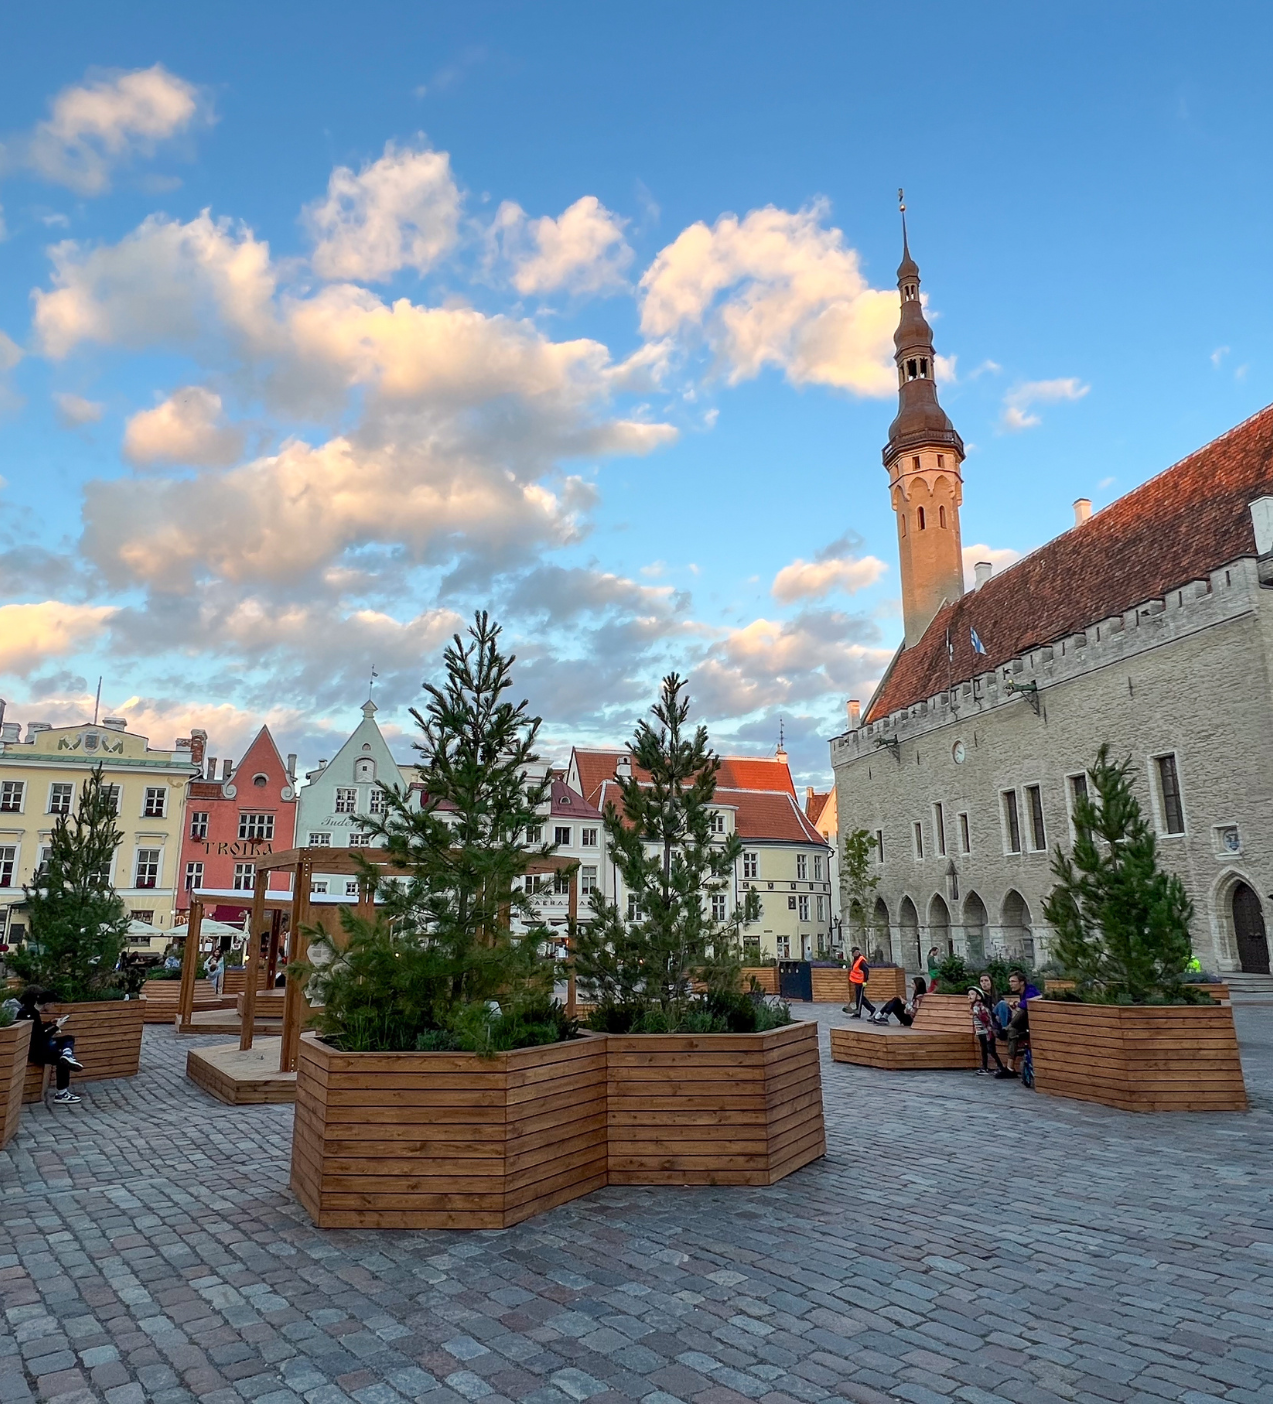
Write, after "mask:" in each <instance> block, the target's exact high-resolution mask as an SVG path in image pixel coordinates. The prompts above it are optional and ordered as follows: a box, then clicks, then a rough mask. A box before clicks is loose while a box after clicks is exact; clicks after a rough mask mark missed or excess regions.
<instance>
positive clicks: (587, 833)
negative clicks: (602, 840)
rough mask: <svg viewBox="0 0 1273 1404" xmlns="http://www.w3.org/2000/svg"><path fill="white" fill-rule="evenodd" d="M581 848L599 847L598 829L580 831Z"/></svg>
mask: <svg viewBox="0 0 1273 1404" xmlns="http://www.w3.org/2000/svg"><path fill="white" fill-rule="evenodd" d="M579 846H580V847H581V848H596V846H597V830H596V829H580V830H579Z"/></svg>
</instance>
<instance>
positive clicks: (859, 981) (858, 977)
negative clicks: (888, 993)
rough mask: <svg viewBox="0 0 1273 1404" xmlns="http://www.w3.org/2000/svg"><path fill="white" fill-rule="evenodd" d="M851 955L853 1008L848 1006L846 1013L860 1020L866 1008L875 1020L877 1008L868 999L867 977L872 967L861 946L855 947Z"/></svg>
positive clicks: (850, 977) (850, 982) (850, 976)
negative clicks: (867, 961)
mask: <svg viewBox="0 0 1273 1404" xmlns="http://www.w3.org/2000/svg"><path fill="white" fill-rule="evenodd" d="M851 954H852V956H853V959H852V960H851V961H850V963H849V993H850V995H851V996H852V1007H851V1008H850V1006H849V1005H847V1004H846V1005H845V1006H844V1009H845V1013H846V1014H848V1016H849V1018H850V1019H860V1018H861V1017H862V1010H863V1008H864V1007H865V1009H866V1011H867V1013H868V1014H870V1015H871V1016H872V1018H874V1016H875V1006H874V1005H873V1004H872V1003H871V1001H870V1000H869V999H867V997H866V977H867V976H868V975H869V974H870V973H871V967H870V966H869V965H868V964H867V963H866V957H865V956H864V955H863V954H862V949H861V947H860V946H854V947H853V950H852V952H851Z"/></svg>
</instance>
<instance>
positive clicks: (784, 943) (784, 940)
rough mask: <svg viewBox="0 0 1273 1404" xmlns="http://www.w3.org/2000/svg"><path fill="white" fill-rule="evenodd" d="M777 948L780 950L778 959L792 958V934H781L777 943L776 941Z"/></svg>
mask: <svg viewBox="0 0 1273 1404" xmlns="http://www.w3.org/2000/svg"><path fill="white" fill-rule="evenodd" d="M776 949H777V951H778V959H779V960H790V959H791V937H790V936H779V937H778V940H777V943H776Z"/></svg>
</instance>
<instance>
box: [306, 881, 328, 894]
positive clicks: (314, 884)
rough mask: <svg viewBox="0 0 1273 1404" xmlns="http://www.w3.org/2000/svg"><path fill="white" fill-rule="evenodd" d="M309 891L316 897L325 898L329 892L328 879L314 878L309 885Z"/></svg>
mask: <svg viewBox="0 0 1273 1404" xmlns="http://www.w3.org/2000/svg"><path fill="white" fill-rule="evenodd" d="M309 890H310V892H311V893H312V894H314V895H315V896H323V895H325V894H326V892H327V879H326V878H313V879H311V881H310V884H309Z"/></svg>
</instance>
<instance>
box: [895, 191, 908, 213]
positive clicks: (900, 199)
mask: <svg viewBox="0 0 1273 1404" xmlns="http://www.w3.org/2000/svg"><path fill="white" fill-rule="evenodd" d="M897 208H898V209H899V210H901V212H902V213H903V214H905V213H906V192H905V191H904V190H903V189H902V187H901V186H900V185H899V186H898V187H897Z"/></svg>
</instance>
